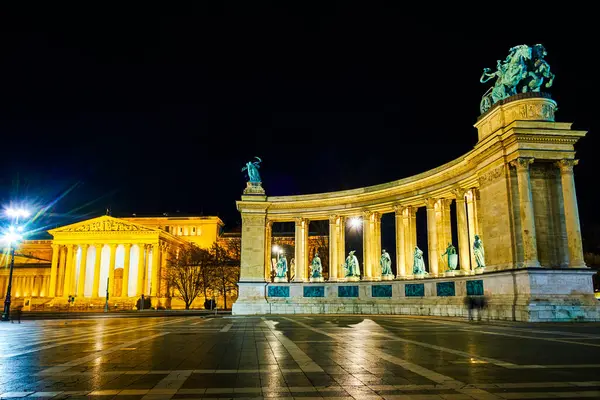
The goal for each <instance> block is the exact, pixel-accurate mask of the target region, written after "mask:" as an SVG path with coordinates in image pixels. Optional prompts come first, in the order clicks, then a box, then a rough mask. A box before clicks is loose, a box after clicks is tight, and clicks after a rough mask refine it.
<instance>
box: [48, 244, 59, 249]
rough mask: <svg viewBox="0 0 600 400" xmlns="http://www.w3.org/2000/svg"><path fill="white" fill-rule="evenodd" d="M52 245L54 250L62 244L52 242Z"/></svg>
mask: <svg viewBox="0 0 600 400" xmlns="http://www.w3.org/2000/svg"><path fill="white" fill-rule="evenodd" d="M50 246H52V250H56V249H58V248H59V247H60V244H57V243H52V244H51V245H50Z"/></svg>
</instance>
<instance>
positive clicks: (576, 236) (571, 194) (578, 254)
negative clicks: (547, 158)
mask: <svg viewBox="0 0 600 400" xmlns="http://www.w3.org/2000/svg"><path fill="white" fill-rule="evenodd" d="M578 163H579V160H566V159H565V160H560V161H559V162H558V163H557V165H558V166H559V168H560V180H561V186H562V194H563V203H564V212H565V225H566V228H567V244H568V246H569V248H568V251H567V254H569V267H571V268H583V267H585V266H586V265H585V261H584V259H583V245H582V242H581V227H580V226H579V208H578V207H577V194H576V193H575V179H574V177H573V167H574V166H575V165H577V164H578Z"/></svg>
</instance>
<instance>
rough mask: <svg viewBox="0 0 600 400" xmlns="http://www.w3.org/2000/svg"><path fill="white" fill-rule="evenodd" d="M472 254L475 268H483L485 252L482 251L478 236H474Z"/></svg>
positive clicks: (481, 243) (481, 242)
mask: <svg viewBox="0 0 600 400" xmlns="http://www.w3.org/2000/svg"><path fill="white" fill-rule="evenodd" d="M473 254H474V255H475V262H476V263H477V267H476V268H485V250H484V249H483V241H482V240H481V238H480V237H479V235H475V241H474V242H473Z"/></svg>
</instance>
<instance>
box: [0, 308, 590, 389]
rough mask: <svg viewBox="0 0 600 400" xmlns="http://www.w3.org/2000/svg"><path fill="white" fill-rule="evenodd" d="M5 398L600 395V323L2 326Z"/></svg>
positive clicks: (0, 383)
mask: <svg viewBox="0 0 600 400" xmlns="http://www.w3.org/2000/svg"><path fill="white" fill-rule="evenodd" d="M0 338H1V339H2V340H1V343H0V398H19V397H26V398H38V399H41V398H46V399H49V398H52V399H66V398H93V399H144V400H149V399H213V398H219V399H222V398H230V399H241V398H244V399H262V398H287V399H295V398H300V399H312V398H319V399H320V398H325V399H422V400H427V399H457V400H458V399H529V398H536V399H546V398H547V399H555V398H569V399H574V398H600V324H597V323H587V324H543V325H539V324H520V323H501V322H496V323H487V322H464V321H459V320H447V319H435V318H426V317H401V316H268V317H263V318H261V317H219V318H205V317H200V316H186V317H179V316H173V317H161V318H111V319H97V320H89V319H86V320H75V319H73V320H47V321H23V322H22V323H21V324H11V323H4V322H3V323H0Z"/></svg>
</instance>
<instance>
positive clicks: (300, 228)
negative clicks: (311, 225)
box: [294, 218, 308, 282]
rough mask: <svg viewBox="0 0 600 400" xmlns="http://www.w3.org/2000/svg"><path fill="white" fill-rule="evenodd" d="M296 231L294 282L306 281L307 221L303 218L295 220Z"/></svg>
mask: <svg viewBox="0 0 600 400" xmlns="http://www.w3.org/2000/svg"><path fill="white" fill-rule="evenodd" d="M295 222H296V229H295V230H296V231H295V240H294V250H295V251H294V252H295V254H294V258H295V259H296V276H295V277H294V282H304V281H306V268H307V266H308V264H307V262H306V246H307V243H306V239H307V237H308V220H307V219H305V218H296V220H295Z"/></svg>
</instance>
